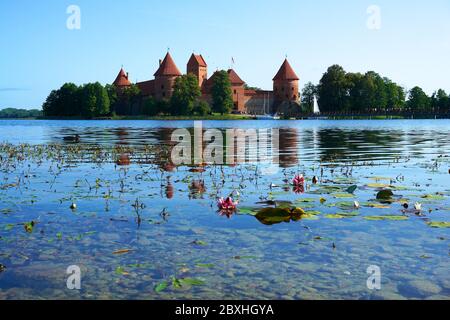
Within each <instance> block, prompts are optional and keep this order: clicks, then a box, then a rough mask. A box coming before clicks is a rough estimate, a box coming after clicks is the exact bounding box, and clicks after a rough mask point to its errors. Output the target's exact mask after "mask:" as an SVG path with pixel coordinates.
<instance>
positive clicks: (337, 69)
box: [319, 65, 349, 112]
mask: <svg viewBox="0 0 450 320" xmlns="http://www.w3.org/2000/svg"><path fill="white" fill-rule="evenodd" d="M348 87H349V86H348V81H347V77H346V73H345V70H344V69H343V68H342V67H341V66H339V65H332V66H331V67H329V68H328V70H327V71H326V72H325V73H324V75H323V76H322V79H320V83H319V104H320V107H321V109H322V111H324V112H336V111H346V110H347V109H348V107H349V104H348V102H349V101H348V100H349V99H348Z"/></svg>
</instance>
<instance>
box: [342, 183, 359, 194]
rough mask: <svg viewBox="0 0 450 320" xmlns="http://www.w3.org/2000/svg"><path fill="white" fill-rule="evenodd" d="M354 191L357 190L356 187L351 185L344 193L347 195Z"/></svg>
mask: <svg viewBox="0 0 450 320" xmlns="http://www.w3.org/2000/svg"><path fill="white" fill-rule="evenodd" d="M356 189H358V186H357V185H353V186H351V187H348V188H347V190H345V191H347V192H348V193H353V192H355V191H356Z"/></svg>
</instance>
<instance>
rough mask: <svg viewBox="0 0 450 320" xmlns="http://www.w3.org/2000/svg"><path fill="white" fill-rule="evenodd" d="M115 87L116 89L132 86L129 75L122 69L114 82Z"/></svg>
mask: <svg viewBox="0 0 450 320" xmlns="http://www.w3.org/2000/svg"><path fill="white" fill-rule="evenodd" d="M113 85H115V86H116V87H128V86H131V82H130V81H129V80H128V75H127V74H126V73H125V71H123V68H120V71H119V74H118V75H117V77H116V80H114V82H113Z"/></svg>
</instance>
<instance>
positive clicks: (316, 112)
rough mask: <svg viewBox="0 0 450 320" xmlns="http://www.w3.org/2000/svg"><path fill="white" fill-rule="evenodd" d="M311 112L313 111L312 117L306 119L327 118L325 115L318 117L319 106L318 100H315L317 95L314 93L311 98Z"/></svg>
mask: <svg viewBox="0 0 450 320" xmlns="http://www.w3.org/2000/svg"><path fill="white" fill-rule="evenodd" d="M313 113H314V115H315V116H314V117H309V118H308V119H310V120H326V119H328V118H327V117H320V116H319V115H320V108H319V102H318V101H317V96H316V95H314V99H313Z"/></svg>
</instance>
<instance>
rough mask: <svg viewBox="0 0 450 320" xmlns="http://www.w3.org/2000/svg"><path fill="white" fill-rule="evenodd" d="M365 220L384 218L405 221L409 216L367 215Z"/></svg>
mask: <svg viewBox="0 0 450 320" xmlns="http://www.w3.org/2000/svg"><path fill="white" fill-rule="evenodd" d="M364 219H365V220H370V221H382V220H391V221H403V220H408V219H409V218H408V217H407V216H396V215H386V216H366V217H364Z"/></svg>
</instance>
